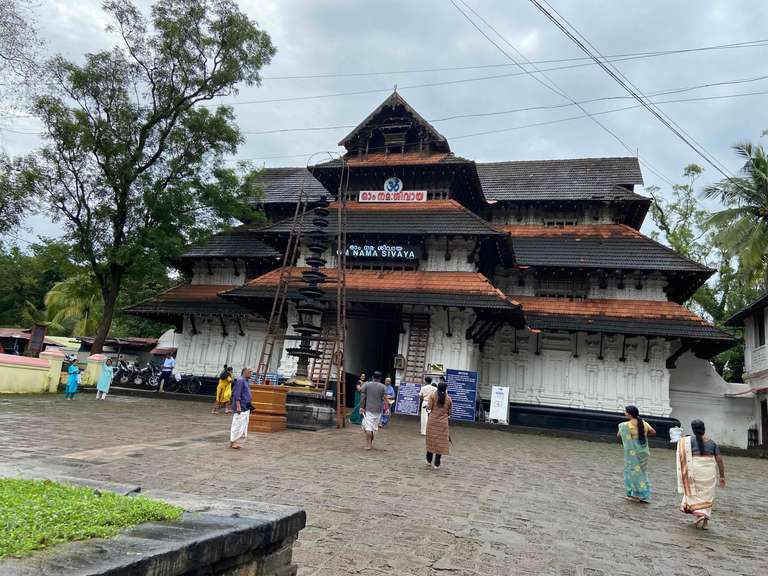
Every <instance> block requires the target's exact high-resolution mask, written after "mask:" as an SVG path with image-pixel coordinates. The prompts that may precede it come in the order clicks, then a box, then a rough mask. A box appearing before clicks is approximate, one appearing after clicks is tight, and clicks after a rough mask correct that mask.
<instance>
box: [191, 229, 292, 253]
mask: <svg viewBox="0 0 768 576" xmlns="http://www.w3.org/2000/svg"><path fill="white" fill-rule="evenodd" d="M255 230H257V229H256V228H253V227H248V226H239V227H237V228H234V229H233V230H231V231H229V232H222V233H221V234H216V235H215V236H214V237H213V238H211V239H210V240H208V241H207V242H206V243H205V244H201V245H199V246H193V247H191V248H190V249H189V250H187V252H185V253H184V254H183V255H182V256H181V259H182V260H206V259H214V258H216V259H218V258H222V259H224V258H226V259H230V260H234V259H242V260H249V259H258V258H266V259H280V258H281V254H280V253H279V252H278V251H277V250H275V249H274V248H273V247H272V246H270V245H269V244H266V243H265V242H264V241H263V240H262V239H261V237H260V236H259V235H258V234H256V233H255Z"/></svg>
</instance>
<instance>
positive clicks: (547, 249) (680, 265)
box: [497, 224, 714, 302]
mask: <svg viewBox="0 0 768 576" xmlns="http://www.w3.org/2000/svg"><path fill="white" fill-rule="evenodd" d="M497 228H498V229H499V230H503V231H504V232H506V233H508V234H509V235H510V236H511V238H512V248H513V251H514V254H515V263H516V264H517V265H518V266H531V267H537V268H585V269H591V270H605V271H612V270H628V271H635V270H639V271H645V272H654V271H658V272H662V273H664V274H666V275H667V277H668V278H670V284H669V286H668V294H669V296H670V298H672V299H673V300H675V301H677V302H684V301H685V300H687V299H688V298H689V297H690V296H691V294H693V292H695V291H696V289H697V288H698V287H699V286H701V284H702V283H703V282H704V281H705V280H706V279H707V278H709V277H710V276H711V275H712V274H713V273H714V270H711V269H709V268H707V267H706V266H702V265H701V264H699V263H698V262H694V261H693V260H690V259H689V258H686V257H684V256H681V255H680V254H678V253H677V252H675V251H674V250H672V249H671V248H668V247H667V246H664V245H663V244H660V243H658V242H656V241H655V240H652V239H651V238H648V237H647V236H644V235H643V234H641V233H640V232H638V231H637V230H635V229H634V228H631V227H630V226H627V225H624V224H597V225H580V226H564V227H549V226H532V225H522V226H514V225H512V226H498V227H497Z"/></svg>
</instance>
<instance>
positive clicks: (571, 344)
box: [479, 326, 671, 416]
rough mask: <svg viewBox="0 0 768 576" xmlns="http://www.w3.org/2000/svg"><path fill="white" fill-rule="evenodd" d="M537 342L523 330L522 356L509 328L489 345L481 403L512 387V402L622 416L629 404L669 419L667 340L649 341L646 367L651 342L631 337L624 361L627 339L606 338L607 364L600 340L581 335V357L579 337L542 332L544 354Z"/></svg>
mask: <svg viewBox="0 0 768 576" xmlns="http://www.w3.org/2000/svg"><path fill="white" fill-rule="evenodd" d="M536 338H537V336H536V335H535V334H533V333H530V332H528V331H525V330H518V331H517V349H518V353H517V354H515V353H514V333H513V329H512V328H510V327H508V326H505V327H504V328H502V329H500V330H499V331H498V332H497V333H496V334H495V335H494V337H493V338H491V339H489V340H488V342H487V343H486V345H485V348H484V350H483V352H482V356H481V359H480V370H479V372H480V375H479V380H480V384H479V386H480V390H479V394H480V397H481V398H483V399H484V400H488V399H489V398H490V392H491V386H508V387H509V389H510V398H509V399H510V402H520V403H524V404H535V405H539V404H543V405H550V406H562V407H569V408H579V409H588V410H601V411H606V412H622V411H623V410H624V407H625V406H626V405H627V404H635V405H637V406H638V407H639V408H640V410H641V411H642V412H643V413H645V414H650V415H654V416H669V413H670V411H671V407H670V404H669V371H668V370H667V369H666V366H665V362H666V358H667V356H668V352H669V344H668V343H667V342H665V341H664V340H663V339H654V340H651V341H650V349H649V361H648V362H645V361H644V358H645V352H646V349H645V347H646V344H647V343H648V341H647V340H646V339H645V338H643V337H633V338H627V343H626V347H625V358H626V359H625V361H624V362H622V361H621V360H620V356H621V349H622V339H623V337H622V336H612V337H609V336H606V337H605V338H604V343H603V359H602V360H600V359H598V356H599V350H600V337H599V335H586V334H584V333H579V334H578V357H574V351H575V343H576V338H577V336H576V335H573V334H555V333H547V332H543V333H541V349H540V354H539V355H536Z"/></svg>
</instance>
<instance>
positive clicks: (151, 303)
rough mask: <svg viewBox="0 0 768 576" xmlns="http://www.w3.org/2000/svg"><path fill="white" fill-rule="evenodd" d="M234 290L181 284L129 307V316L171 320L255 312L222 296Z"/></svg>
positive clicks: (221, 286)
mask: <svg viewBox="0 0 768 576" xmlns="http://www.w3.org/2000/svg"><path fill="white" fill-rule="evenodd" d="M232 288H234V286H225V285H221V284H182V285H180V286H175V287H173V288H170V289H169V290H166V291H165V292H161V293H160V294H158V295H156V296H154V297H152V298H149V299H148V300H145V301H144V302H140V303H139V304H135V305H133V306H129V307H127V308H126V309H125V311H126V312H130V313H132V314H136V315H138V316H145V317H159V318H169V317H174V316H181V315H184V314H210V315H219V314H223V315H245V314H251V313H252V312H251V311H250V310H249V309H247V308H244V307H242V306H240V305H239V304H238V303H237V302H233V301H231V300H225V299H224V298H221V297H220V296H219V293H221V292H225V291H227V290H230V289H232Z"/></svg>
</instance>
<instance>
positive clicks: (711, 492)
mask: <svg viewBox="0 0 768 576" xmlns="http://www.w3.org/2000/svg"><path fill="white" fill-rule="evenodd" d="M691 430H692V431H693V434H694V435H693V436H685V437H683V438H680V440H678V442H677V491H678V492H680V493H681V494H682V495H683V501H682V503H681V504H680V510H681V511H682V512H685V513H686V514H692V515H693V516H694V517H695V518H696V520H694V522H693V524H694V526H696V527H697V528H702V529H704V530H706V529H707V525H708V524H709V518H710V516H711V515H712V505H713V504H714V502H715V489H716V487H717V478H718V472H719V475H720V487H721V488H724V487H725V464H724V463H723V458H722V456H720V448H719V447H718V446H717V444H715V442H713V441H712V439H711V438H709V436H705V435H704V432H705V431H706V427H705V426H704V422H702V421H701V420H694V421H693V422H691Z"/></svg>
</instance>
